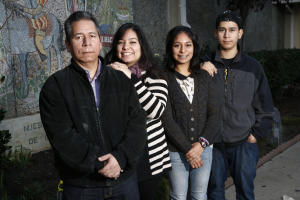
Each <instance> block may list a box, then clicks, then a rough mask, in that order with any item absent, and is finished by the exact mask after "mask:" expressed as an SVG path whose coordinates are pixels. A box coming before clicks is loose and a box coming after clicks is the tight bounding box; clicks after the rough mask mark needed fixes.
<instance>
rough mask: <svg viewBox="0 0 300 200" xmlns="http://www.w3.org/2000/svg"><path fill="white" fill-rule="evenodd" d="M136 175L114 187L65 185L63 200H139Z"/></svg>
mask: <svg viewBox="0 0 300 200" xmlns="http://www.w3.org/2000/svg"><path fill="white" fill-rule="evenodd" d="M139 199H140V197H139V190H138V185H137V177H136V174H134V175H132V176H131V177H129V178H128V179H127V180H125V181H124V182H122V183H119V184H117V185H115V186H112V187H95V188H84V187H77V186H71V185H64V191H63V200H139Z"/></svg>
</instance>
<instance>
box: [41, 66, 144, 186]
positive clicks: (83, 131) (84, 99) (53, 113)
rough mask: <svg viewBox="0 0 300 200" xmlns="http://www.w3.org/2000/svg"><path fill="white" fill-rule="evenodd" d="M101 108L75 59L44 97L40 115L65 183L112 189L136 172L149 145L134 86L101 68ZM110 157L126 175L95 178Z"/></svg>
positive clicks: (53, 80)
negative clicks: (99, 158) (145, 146)
mask: <svg viewBox="0 0 300 200" xmlns="http://www.w3.org/2000/svg"><path fill="white" fill-rule="evenodd" d="M99 90H100V91H99V92H100V104H99V106H98V107H96V103H95V98H94V93H93V90H92V87H91V85H90V82H89V80H88V78H87V75H86V72H85V71H84V70H83V69H82V68H81V67H80V66H78V65H77V64H76V63H75V62H74V61H73V60H72V61H71V65H69V66H68V67H66V68H64V69H63V70H60V71H58V72H56V73H55V74H53V75H51V76H50V77H49V78H48V80H47V81H46V83H45V84H44V86H43V88H42V90H41V93H40V115H41V120H42V123H43V126H44V129H45V131H46V134H47V137H48V139H49V141H50V143H51V146H52V148H53V150H54V152H55V159H56V167H57V169H58V171H59V174H60V178H61V179H62V180H63V181H64V183H66V184H72V185H77V186H82V187H95V186H110V185H114V184H117V183H119V182H122V181H124V180H125V179H126V178H127V177H128V176H130V175H131V174H132V172H133V170H134V168H135V165H136V163H137V160H138V158H139V156H140V155H141V154H142V152H143V148H144V144H145V141H146V115H145V112H144V110H143V109H142V108H141V106H140V104H139V102H138V96H137V94H136V91H135V88H134V87H133V85H132V83H131V81H130V80H129V79H128V78H127V77H126V76H125V75H124V74H123V73H122V72H120V71H116V70H114V69H112V68H110V67H107V66H103V65H102V67H101V73H100V89H99ZM107 153H111V154H112V155H113V156H114V157H115V158H116V159H117V161H118V163H119V165H120V166H121V168H122V169H123V170H124V172H123V173H121V176H120V177H119V178H118V179H117V180H114V179H109V178H106V177H104V176H102V175H100V174H98V173H97V171H98V170H99V169H101V168H102V167H103V165H104V164H103V163H101V162H99V161H98V160H97V158H98V157H99V156H102V155H104V154H107Z"/></svg>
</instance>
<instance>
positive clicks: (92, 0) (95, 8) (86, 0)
mask: <svg viewBox="0 0 300 200" xmlns="http://www.w3.org/2000/svg"><path fill="white" fill-rule="evenodd" d="M65 8H66V14H67V16H69V15H70V14H71V13H73V12H75V11H77V10H85V11H89V12H91V13H93V14H94V15H95V17H96V18H97V20H98V23H99V25H100V34H101V41H102V44H103V50H102V54H103V55H104V54H105V53H106V52H107V51H108V50H109V47H110V44H111V42H112V38H113V34H114V33H115V31H116V30H117V29H118V27H119V26H120V25H121V24H124V23H126V22H132V21H133V14H132V0H65Z"/></svg>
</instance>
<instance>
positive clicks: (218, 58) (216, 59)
mask: <svg viewBox="0 0 300 200" xmlns="http://www.w3.org/2000/svg"><path fill="white" fill-rule="evenodd" d="M241 58H242V50H241V49H240V47H239V46H238V53H237V55H236V56H235V57H234V59H233V61H232V62H233V63H237V62H240V61H241ZM215 61H216V62H220V63H223V60H222V58H221V52H220V47H218V49H217V50H216V55H215Z"/></svg>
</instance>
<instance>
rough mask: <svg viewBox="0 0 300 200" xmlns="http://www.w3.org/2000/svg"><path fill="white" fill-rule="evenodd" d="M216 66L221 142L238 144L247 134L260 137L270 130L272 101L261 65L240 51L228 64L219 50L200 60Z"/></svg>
mask: <svg viewBox="0 0 300 200" xmlns="http://www.w3.org/2000/svg"><path fill="white" fill-rule="evenodd" d="M203 60H204V61H208V60H210V61H211V62H212V63H213V64H214V65H215V66H216V68H217V69H218V73H217V74H216V77H215V79H216V81H219V82H220V84H218V85H222V86H223V87H224V88H223V89H222V90H221V91H222V96H223V98H222V101H223V103H222V104H223V106H222V107H223V108H222V117H221V118H222V123H221V124H222V126H221V127H222V128H221V135H222V140H221V141H220V142H222V143H228V144H239V143H241V142H243V141H245V140H247V138H248V136H249V135H250V134H252V135H254V137H255V138H256V139H260V138H262V137H264V136H267V135H268V134H270V133H271V129H272V120H273V118H272V113H273V109H274V106H273V101H272V95H271V91H270V88H269V84H268V80H267V78H266V75H265V73H264V70H263V68H262V66H261V65H260V64H259V62H258V61H257V60H255V59H254V58H252V57H250V56H248V55H246V54H243V53H242V52H241V51H240V50H239V52H238V54H237V56H236V57H235V58H234V59H233V61H232V63H231V64H230V65H229V66H226V65H225V63H224V62H223V60H222V58H221V55H220V51H219V50H217V51H216V53H213V54H211V55H210V56H208V57H206V58H204V59H203Z"/></svg>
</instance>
